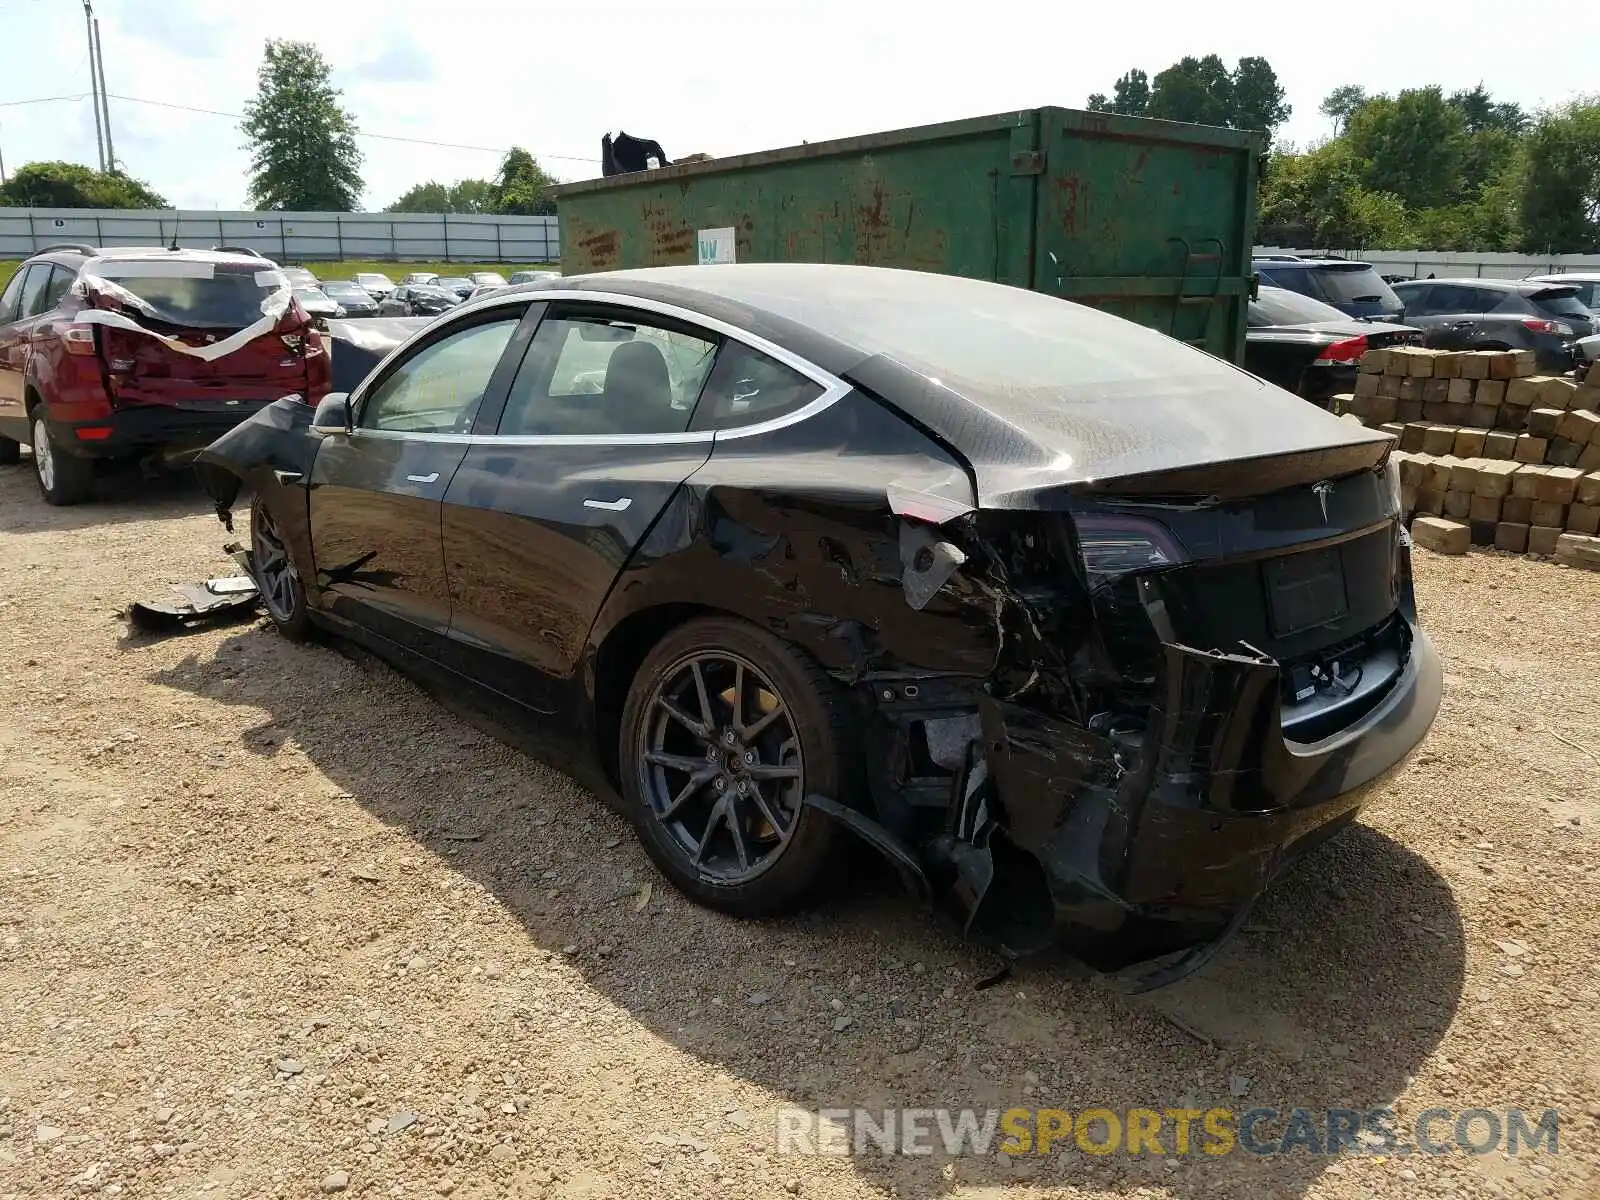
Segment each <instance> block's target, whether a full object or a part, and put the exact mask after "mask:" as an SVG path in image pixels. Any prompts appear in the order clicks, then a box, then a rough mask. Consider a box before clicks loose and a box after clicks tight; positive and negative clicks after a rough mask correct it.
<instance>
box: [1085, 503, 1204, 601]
mask: <svg viewBox="0 0 1600 1200" xmlns="http://www.w3.org/2000/svg"><path fill="white" fill-rule="evenodd" d="M1072 523H1073V525H1074V526H1076V528H1077V531H1078V553H1079V554H1080V555H1081V556H1082V558H1083V566H1084V570H1085V571H1086V572H1087V573H1088V576H1089V586H1090V587H1091V588H1094V587H1098V586H1099V585H1101V584H1103V583H1109V582H1111V581H1112V580H1113V579H1116V578H1118V577H1119V576H1122V575H1128V574H1131V573H1133V572H1136V571H1150V570H1155V569H1156V568H1159V567H1170V566H1173V565H1175V564H1177V563H1181V562H1184V561H1186V560H1187V559H1188V557H1189V556H1188V554H1186V553H1185V552H1184V549H1183V546H1182V545H1181V544H1180V543H1179V542H1178V539H1177V538H1175V537H1174V536H1173V535H1172V533H1171V531H1170V530H1168V529H1167V528H1166V526H1164V525H1158V524H1156V522H1154V521H1146V520H1143V519H1141V518H1137V517H1116V516H1101V515H1099V514H1081V515H1080V514H1074V516H1073V520H1072Z"/></svg>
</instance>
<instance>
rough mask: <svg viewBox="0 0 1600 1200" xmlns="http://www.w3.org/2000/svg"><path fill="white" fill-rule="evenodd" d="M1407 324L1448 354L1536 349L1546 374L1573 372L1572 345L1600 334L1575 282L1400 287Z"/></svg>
mask: <svg viewBox="0 0 1600 1200" xmlns="http://www.w3.org/2000/svg"><path fill="white" fill-rule="evenodd" d="M1394 291H1395V295H1397V296H1399V297H1400V302H1401V303H1402V304H1404V305H1405V323H1406V324H1407V325H1414V326H1416V327H1417V328H1418V329H1421V330H1422V331H1423V332H1422V336H1423V341H1424V343H1425V344H1426V345H1429V346H1436V347H1439V348H1442V349H1445V350H1532V351H1533V352H1534V354H1535V355H1536V356H1537V357H1538V360H1539V369H1540V370H1541V371H1555V372H1562V371H1569V370H1571V369H1572V366H1573V351H1572V345H1573V343H1574V342H1576V341H1577V340H1578V339H1579V338H1582V337H1588V336H1589V335H1590V334H1591V333H1594V332H1596V330H1595V318H1594V314H1593V313H1591V312H1590V311H1589V309H1588V308H1586V307H1585V306H1584V304H1583V302H1582V301H1581V300H1580V299H1579V298H1578V289H1577V288H1576V287H1575V286H1573V285H1571V284H1551V283H1541V282H1538V281H1535V280H1527V279H1418V280H1414V281H1412V282H1411V283H1397V284H1395V286H1394Z"/></svg>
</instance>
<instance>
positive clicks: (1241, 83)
mask: <svg viewBox="0 0 1600 1200" xmlns="http://www.w3.org/2000/svg"><path fill="white" fill-rule="evenodd" d="M1292 111H1293V110H1292V109H1291V108H1290V107H1289V105H1288V103H1287V102H1286V101H1285V99H1284V90H1283V86H1282V85H1281V84H1280V83H1279V82H1278V73H1277V72H1276V71H1274V70H1273V69H1272V64H1271V63H1269V62H1268V61H1267V60H1266V59H1264V58H1241V59H1240V60H1239V65H1238V66H1237V67H1235V68H1234V71H1233V111H1232V112H1231V113H1229V114H1228V124H1229V125H1231V126H1233V128H1235V129H1254V130H1257V131H1259V132H1261V133H1265V134H1266V135H1267V138H1268V140H1269V141H1270V140H1271V138H1272V132H1273V130H1275V129H1277V128H1278V126H1279V125H1282V124H1283V123H1284V122H1285V121H1287V120H1288V119H1289V114H1290V113H1291V112H1292Z"/></svg>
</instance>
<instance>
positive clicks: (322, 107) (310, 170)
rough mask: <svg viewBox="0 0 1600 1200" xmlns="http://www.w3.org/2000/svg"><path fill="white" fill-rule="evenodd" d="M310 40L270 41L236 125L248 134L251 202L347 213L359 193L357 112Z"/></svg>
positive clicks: (247, 147) (293, 208)
mask: <svg viewBox="0 0 1600 1200" xmlns="http://www.w3.org/2000/svg"><path fill="white" fill-rule="evenodd" d="M330 74H331V69H330V68H329V66H328V63H327V61H326V60H325V59H324V58H323V57H322V54H321V52H320V51H319V50H318V49H317V48H316V47H315V46H313V45H312V44H311V43H310V42H292V41H281V40H277V39H269V40H268V42H267V46H266V52H265V53H264V54H263V55H262V58H261V66H260V68H259V69H258V70H257V71H256V98H255V99H254V100H252V101H250V103H249V104H247V105H246V106H245V110H244V111H245V119H244V121H243V123H242V124H241V125H240V128H241V129H242V130H243V131H244V134H245V136H246V137H247V138H248V139H249V142H248V144H247V145H246V147H245V148H246V149H247V150H249V151H250V203H251V204H252V205H253V206H254V207H256V208H258V209H290V210H295V211H299V212H306V211H313V212H351V211H353V210H354V209H355V207H356V204H357V203H358V202H359V201H360V199H361V188H362V183H361V151H360V149H358V148H357V146H356V142H355V133H356V123H355V118H354V117H353V116H352V115H351V114H350V112H349V111H348V110H347V109H345V108H344V107H343V105H342V104H341V103H340V99H339V98H340V96H341V95H343V93H342V92H340V90H339V89H338V88H336V87H334V86H333V84H332V82H331V81H330V78H329V77H330Z"/></svg>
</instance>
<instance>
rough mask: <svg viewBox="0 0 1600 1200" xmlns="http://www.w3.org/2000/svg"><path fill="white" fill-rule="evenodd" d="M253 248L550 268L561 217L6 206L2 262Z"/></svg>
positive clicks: (316, 256) (291, 255)
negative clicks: (66, 252)
mask: <svg viewBox="0 0 1600 1200" xmlns="http://www.w3.org/2000/svg"><path fill="white" fill-rule="evenodd" d="M174 238H176V240H177V242H178V244H179V245H180V246H185V247H198V248H202V249H203V248H209V247H211V246H218V245H229V246H249V247H250V248H251V249H252V250H257V251H259V252H260V253H262V254H264V255H266V256H267V257H268V258H271V259H276V260H278V261H280V262H284V263H300V262H316V261H318V260H321V261H336V260H339V259H384V260H389V261H393V262H405V261H408V260H409V261H412V262H502V263H513V262H515V263H523V262H525V263H550V262H557V261H559V260H560V258H561V239H560V236H559V233H558V229H557V223H556V219H555V218H554V217H503V216H488V215H484V216H479V215H456V214H452V213H309V212H206V211H197V210H192V209H87V208H0V259H8V258H13V259H14V258H26V257H27V256H28V255H30V254H36V253H38V252H39V251H40V250H42V249H44V248H45V247H46V246H50V245H55V244H57V243H60V242H82V243H85V244H88V245H92V246H167V245H171V244H172V242H173V240H174Z"/></svg>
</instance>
